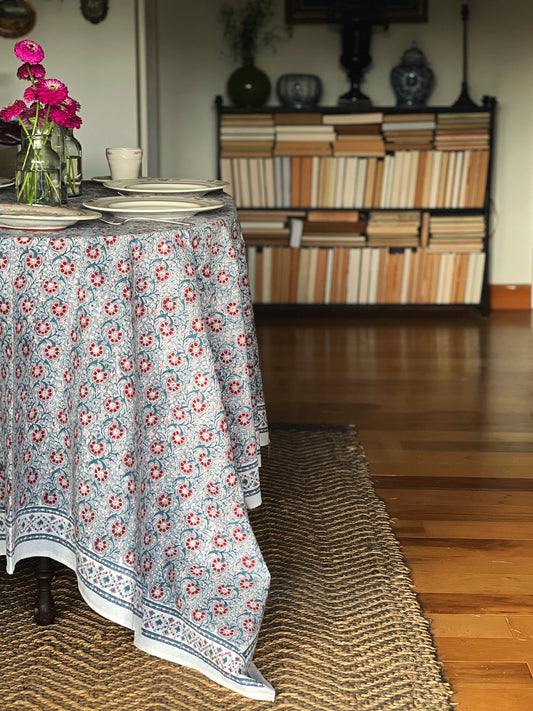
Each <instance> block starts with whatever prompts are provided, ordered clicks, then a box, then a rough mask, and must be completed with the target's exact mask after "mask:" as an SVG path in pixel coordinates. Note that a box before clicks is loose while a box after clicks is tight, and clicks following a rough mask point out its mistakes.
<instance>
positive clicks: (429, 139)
mask: <svg viewBox="0 0 533 711" xmlns="http://www.w3.org/2000/svg"><path fill="white" fill-rule="evenodd" d="M435 126H436V121H435V114H388V115H387V116H385V118H384V119H383V124H382V131H383V137H384V139H385V148H386V150H387V151H398V150H421V151H428V150H431V149H432V148H433V139H434V134H435Z"/></svg>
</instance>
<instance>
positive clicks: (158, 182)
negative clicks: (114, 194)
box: [104, 178, 228, 197]
mask: <svg viewBox="0 0 533 711" xmlns="http://www.w3.org/2000/svg"><path fill="white" fill-rule="evenodd" d="M104 185H105V186H106V188H112V189H113V190H118V191H119V192H121V193H152V194H164V195H197V196H198V197H200V196H202V195H206V194H207V193H210V192H213V191H215V190H222V188H225V187H226V186H227V185H228V182H227V181H226V180H196V179H195V178H193V179H191V180H188V179H185V178H136V179H134V180H106V181H105V182H104Z"/></svg>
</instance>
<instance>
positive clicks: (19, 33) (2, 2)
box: [0, 0, 37, 38]
mask: <svg viewBox="0 0 533 711" xmlns="http://www.w3.org/2000/svg"><path fill="white" fill-rule="evenodd" d="M36 19H37V18H36V14H35V10H34V9H33V7H32V6H31V5H30V3H29V2H27V1H26V0H0V37H9V38H16V37H24V35H27V34H28V33H29V32H31V30H32V29H33V26H34V25H35V20H36Z"/></svg>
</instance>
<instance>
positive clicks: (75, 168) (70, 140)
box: [64, 128, 83, 197]
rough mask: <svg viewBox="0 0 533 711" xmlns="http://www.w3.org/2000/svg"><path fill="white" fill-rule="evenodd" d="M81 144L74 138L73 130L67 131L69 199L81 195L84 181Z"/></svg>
mask: <svg viewBox="0 0 533 711" xmlns="http://www.w3.org/2000/svg"><path fill="white" fill-rule="evenodd" d="M81 153H82V149H81V143H80V142H79V141H78V139H77V138H75V137H74V130H73V129H72V128H67V129H65V162H66V173H65V176H64V177H65V180H66V184H67V197H71V196H74V195H79V194H80V193H81V181H82V180H83V174H82V168H81Z"/></svg>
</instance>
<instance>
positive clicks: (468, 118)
mask: <svg viewBox="0 0 533 711" xmlns="http://www.w3.org/2000/svg"><path fill="white" fill-rule="evenodd" d="M489 139H490V116H489V114H488V113H477V112H471V113H460V114H456V113H451V114H437V126H436V129H435V148H437V149H439V150H441V151H463V150H467V149H477V150H488V148H489Z"/></svg>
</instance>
